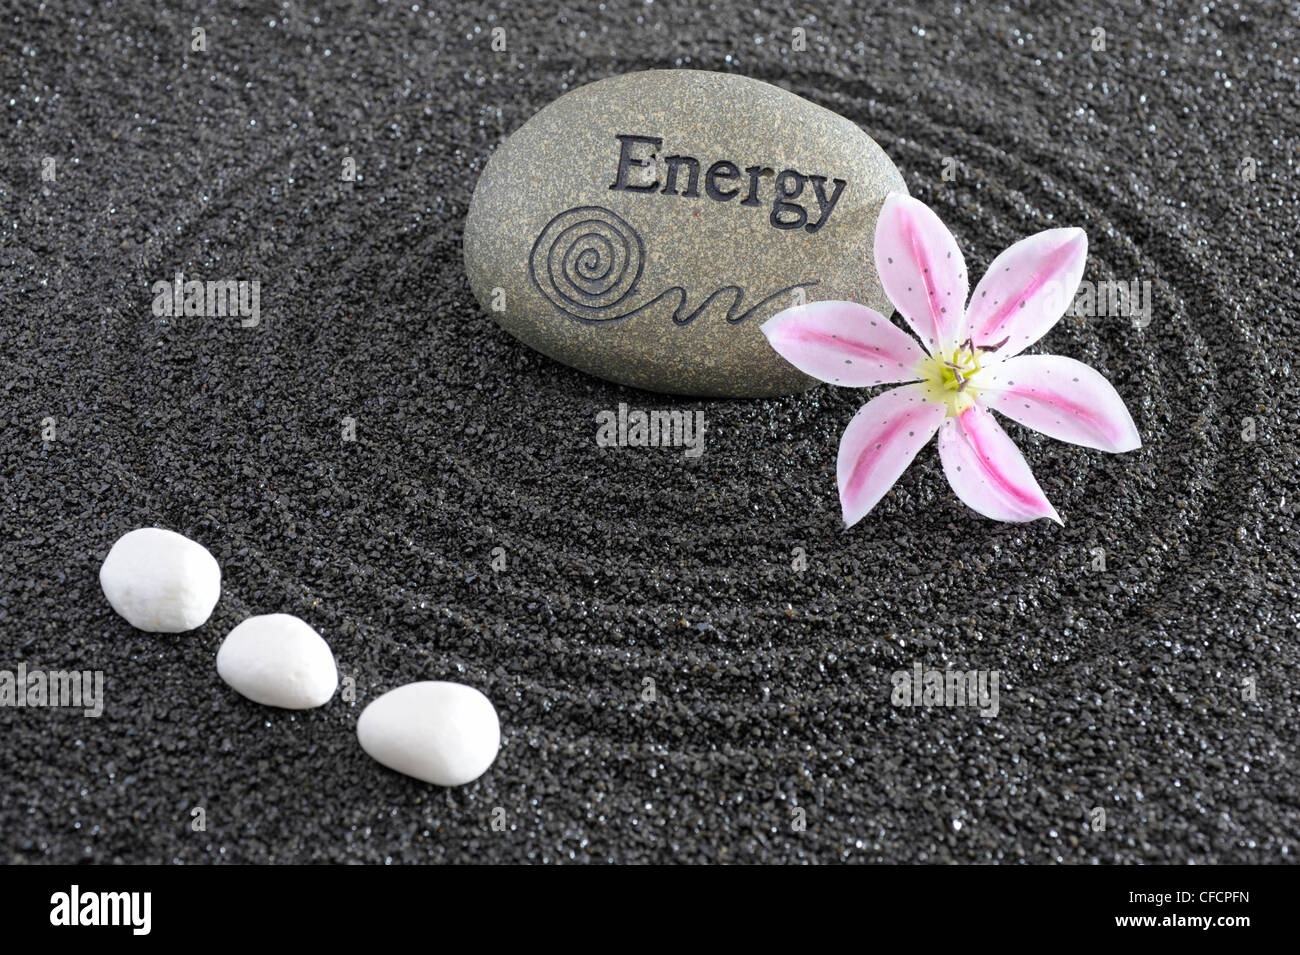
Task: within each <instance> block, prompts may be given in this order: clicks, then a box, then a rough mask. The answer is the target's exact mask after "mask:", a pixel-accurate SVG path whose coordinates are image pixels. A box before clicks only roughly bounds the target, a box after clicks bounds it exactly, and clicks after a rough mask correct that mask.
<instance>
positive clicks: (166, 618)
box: [99, 527, 221, 633]
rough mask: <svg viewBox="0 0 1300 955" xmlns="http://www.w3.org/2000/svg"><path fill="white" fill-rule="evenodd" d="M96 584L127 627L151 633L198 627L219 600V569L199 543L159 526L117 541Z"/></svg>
mask: <svg viewBox="0 0 1300 955" xmlns="http://www.w3.org/2000/svg"><path fill="white" fill-rule="evenodd" d="M99 586H100V587H101V588H103V591H104V596H105V597H107V598H108V602H109V603H110V604H112V605H113V609H114V610H116V611H117V612H118V613H119V614H121V615H122V616H123V617H125V618H126V621H127V623H129V624H130V625H131V626H133V627H136V628H137V629H139V630H147V631H149V632H150V633H181V632H183V631H185V630H193V629H194V628H195V627H201V626H203V624H204V623H205V622H206V621H207V619H208V617H210V616H211V615H212V608H213V607H215V606H216V605H217V600H218V599H219V598H220V597H221V568H220V567H219V566H217V559H216V558H215V557H213V556H212V554H210V553H209V552H208V549H207V548H206V547H204V546H203V545H202V544H198V543H196V542H194V541H192V540H190V539H189V538H188V537H184V536H182V535H180V534H177V533H176V532H175V531H168V530H163V529H162V528H161V527H142V528H139V529H138V530H134V531H131V532H130V533H128V534H123V535H122V536H121V537H119V538H118V539H117V543H115V544H114V545H113V547H112V549H111V550H110V551H109V552H108V556H107V557H105V558H104V564H103V566H102V567H100V568H99Z"/></svg>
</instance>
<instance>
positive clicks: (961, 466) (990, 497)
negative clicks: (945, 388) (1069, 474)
mask: <svg viewBox="0 0 1300 955" xmlns="http://www.w3.org/2000/svg"><path fill="white" fill-rule="evenodd" d="M939 458H940V460H941V461H942V462H943V471H944V474H945V475H947V477H948V483H949V484H951V485H952V489H953V491H954V492H955V493H956V495H957V496H958V497H959V498H961V499H962V501H963V502H965V504H966V506H968V507H970V508H971V509H972V510H975V511H978V512H979V513H980V514H983V515H984V516H985V517H991V518H993V519H994V520H997V521H1018V522H1019V521H1032V520H1036V519H1037V518H1040V517H1046V518H1050V519H1051V520H1053V521H1056V523H1058V524H1062V523H1064V522H1063V521H1062V520H1061V518H1060V515H1058V514H1057V513H1056V508H1054V507H1052V505H1051V503H1050V502H1049V501H1048V500H1047V496H1046V495H1045V494H1043V489H1042V488H1040V487H1039V486H1038V482H1037V481H1036V480H1034V475H1033V472H1032V471H1030V469H1029V465H1028V464H1027V463H1026V462H1025V458H1024V455H1022V454H1021V453H1020V449H1019V448H1017V447H1016V445H1015V442H1013V441H1012V440H1011V438H1010V437H1008V436H1007V433H1006V432H1005V431H1003V430H1002V427H1001V425H999V424H998V423H997V421H995V420H994V418H993V415H991V414H990V413H989V412H988V411H986V410H985V409H983V408H981V407H980V406H979V405H971V407H969V408H967V409H966V410H965V411H963V412H962V413H961V414H959V415H956V416H954V417H951V418H948V419H947V420H945V421H944V422H943V426H942V427H940V428H939Z"/></svg>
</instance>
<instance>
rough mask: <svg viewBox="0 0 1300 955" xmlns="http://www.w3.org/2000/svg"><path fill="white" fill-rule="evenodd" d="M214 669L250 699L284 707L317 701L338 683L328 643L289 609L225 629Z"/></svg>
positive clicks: (301, 707)
mask: <svg viewBox="0 0 1300 955" xmlns="http://www.w3.org/2000/svg"><path fill="white" fill-rule="evenodd" d="M217 673H219V674H220V675H221V679H223V680H225V681H226V682H227V683H229V684H230V685H231V686H232V687H233V688H234V689H235V690H236V691H237V692H239V693H241V694H243V695H244V696H246V697H248V698H249V699H250V700H252V701H253V702H254V703H262V704H264V705H266V706H279V707H283V708H284V709H286V710H308V709H311V708H312V707H313V706H323V705H324V704H326V703H328V702H329V700H330V697H332V696H333V695H334V691H335V690H336V689H338V685H339V671H338V667H337V666H335V664H334V654H333V653H332V652H331V651H330V648H329V644H328V643H326V642H325V640H324V638H322V637H321V635H320V634H319V633H317V632H316V631H315V630H313V629H312V628H311V627H310V626H309V625H308V624H307V623H306V622H305V621H302V620H299V619H298V618H297V617H295V616H293V615H292V614H287V613H268V614H264V615H263V616H260V617H249V618H248V619H247V620H245V621H244V622H243V623H241V624H240V625H239V626H237V627H236V628H235V629H234V630H231V631H230V633H229V634H227V635H226V639H225V640H224V641H223V642H222V644H221V649H220V650H218V651H217Z"/></svg>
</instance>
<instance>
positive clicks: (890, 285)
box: [763, 193, 1142, 527]
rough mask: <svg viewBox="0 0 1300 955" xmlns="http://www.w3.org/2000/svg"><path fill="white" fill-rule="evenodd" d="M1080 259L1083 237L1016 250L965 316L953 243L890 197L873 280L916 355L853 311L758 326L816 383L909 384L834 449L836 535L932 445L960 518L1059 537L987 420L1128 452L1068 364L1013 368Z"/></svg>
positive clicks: (1068, 291) (816, 312)
mask: <svg viewBox="0 0 1300 955" xmlns="http://www.w3.org/2000/svg"><path fill="white" fill-rule="evenodd" d="M1087 255H1088V237H1087V235H1086V234H1085V233H1084V231H1083V230H1082V229H1048V230H1047V231H1045V232H1039V233H1038V234H1037V235H1032V236H1030V237H1029V238H1027V239H1022V240H1021V241H1019V242H1017V243H1016V244H1015V245H1013V246H1011V247H1010V248H1009V249H1006V250H1005V251H1003V252H1002V253H1001V254H1000V255H999V256H998V257H997V258H996V259H994V260H993V264H992V265H990V266H989V270H988V272H986V273H985V275H984V278H982V279H980V283H979V285H977V286H976V287H975V294H974V295H972V296H971V299H970V304H969V306H967V305H966V293H967V291H968V290H969V287H970V286H969V281H968V279H967V275H966V261H965V259H964V258H963V257H962V254H961V249H959V248H958V247H957V241H956V239H954V238H953V236H952V233H951V232H949V231H948V228H947V227H946V226H945V225H944V224H943V222H941V221H940V219H939V217H938V216H937V215H935V214H934V212H933V211H932V210H931V209H930V208H929V207H928V206H926V205H925V204H924V203H922V202H920V201H918V200H916V199H913V198H912V197H911V196H908V195H905V194H903V193H893V194H891V195H890V196H889V197H888V198H887V199H886V200H885V204H884V206H883V208H882V209H881V212H880V218H879V220H878V221H877V223H876V238H875V259H876V270H877V271H878V272H879V273H880V278H881V281H882V283H883V285H884V288H885V294H886V295H888V296H889V300H890V302H892V303H893V305H894V307H895V308H897V309H898V311H899V312H900V313H901V314H902V316H903V318H904V319H905V320H906V321H907V324H908V325H909V326H910V327H911V329H912V331H913V332H915V333H916V336H917V337H918V338H919V339H920V340H921V342H922V343H923V344H924V345H925V348H924V349H922V348H921V347H920V346H919V345H918V344H917V343H916V341H914V340H913V339H912V338H911V337H910V336H909V335H908V334H907V333H906V332H904V331H903V330H902V329H901V328H899V327H898V326H896V325H894V324H893V323H891V322H890V321H889V319H887V318H885V317H884V316H883V315H881V314H880V313H879V312H876V311H874V310H873V309H870V308H867V307H866V306H865V305H858V304H855V303H853V302H812V303H809V304H807V305H802V306H797V307H795V308H790V309H786V310H785V311H783V312H781V313H779V314H778V315H775V316H773V317H772V318H771V319H769V320H768V321H767V322H765V323H764V325H763V334H765V335H766V336H767V340H768V341H769V342H770V343H771V345H772V347H773V348H775V349H776V351H777V352H778V353H779V354H780V355H781V356H782V357H783V358H784V359H785V360H786V361H788V362H790V364H792V365H794V366H795V367H796V368H798V369H799V370H800V371H802V372H804V373H806V374H809V375H812V376H813V377H815V378H819V379H821V380H822V381H826V382H830V383H831V384H836V385H845V386H848V387H852V388H866V387H871V386H874V385H885V384H901V383H904V382H911V384H903V385H902V387H900V388H893V389H890V390H889V391H886V392H883V393H882V394H879V395H877V396H876V397H874V398H872V399H871V400H870V401H868V402H867V403H866V404H865V405H863V406H862V409H861V410H860V411H859V412H858V413H857V414H856V415H855V416H854V418H853V420H852V421H851V422H849V426H848V428H846V429H845V431H844V436H843V437H842V438H841V439H840V451H839V461H838V465H837V469H836V470H837V477H838V480H839V489H840V504H841V506H842V508H843V511H844V523H845V524H846V525H848V526H849V527H852V526H853V525H854V524H856V523H857V522H858V521H860V520H862V518H863V517H865V516H866V515H867V514H868V513H869V512H870V511H871V509H872V508H873V507H875V506H876V504H877V502H879V500H880V499H881V498H882V497H884V496H885V493H886V492H887V491H888V490H889V489H890V488H891V487H893V486H894V482H895V481H897V480H898V478H899V477H900V476H901V475H902V473H903V471H905V470H906V469H907V466H908V464H910V463H911V461H912V459H913V458H914V457H916V453H917V452H918V451H920V450H921V448H922V447H923V446H924V445H925V444H926V443H927V442H928V441H929V440H930V438H932V437H933V436H934V435H935V434H936V433H937V434H938V435H939V458H940V460H941V461H942V462H943V471H944V474H945V475H947V477H948V483H949V484H951V485H952V489H953V491H954V492H956V494H957V496H958V497H959V498H961V500H962V501H964V502H965V503H966V504H967V506H969V507H971V508H972V509H974V510H976V511H978V512H979V513H980V514H983V515H984V516H985V517H991V518H993V519H995V520H1000V521H1032V520H1034V519H1036V518H1039V517H1046V518H1050V519H1051V520H1054V521H1056V522H1057V523H1058V524H1063V523H1064V521H1062V520H1061V518H1060V515H1058V514H1057V513H1056V508H1054V507H1053V506H1052V505H1051V503H1050V502H1049V501H1048V500H1047V497H1046V495H1044V494H1043V491H1042V488H1040V487H1039V486H1038V482H1037V481H1036V480H1034V475H1033V474H1032V473H1031V472H1030V470H1029V465H1028V464H1027V463H1026V462H1025V459H1024V456H1023V455H1021V453H1020V450H1019V449H1018V448H1017V447H1016V446H1015V444H1014V443H1013V442H1012V440H1011V438H1010V437H1008V435H1007V433H1006V432H1005V431H1004V430H1002V426H1001V425H999V424H998V422H997V419H996V418H994V416H993V415H992V414H991V413H990V412H991V411H997V412H998V413H999V414H1002V415H1005V416H1006V417H1008V418H1010V419H1011V420H1012V421H1016V422H1019V423H1020V424H1022V425H1025V426H1026V427H1029V428H1033V429H1034V430H1036V431H1041V432H1042V433H1043V434H1046V435H1050V436H1051V437H1053V438H1057V439H1059V440H1061V441H1069V442H1072V443H1074V444H1081V445H1083V446H1084V447H1089V448H1097V449H1099V450H1101V451H1110V452H1120V451H1133V450H1135V449H1136V448H1139V447H1141V445H1142V441H1141V438H1139V436H1138V431H1137V427H1136V426H1135V425H1134V424H1133V418H1132V416H1130V415H1129V413H1128V409H1127V408H1125V407H1124V402H1123V400H1122V399H1121V398H1120V396H1119V394H1118V393H1116V391H1115V389H1114V388H1113V387H1112V386H1111V384H1110V382H1108V381H1107V380H1106V379H1105V378H1103V377H1102V376H1101V374H1099V373H1098V372H1097V371H1095V370H1094V369H1092V368H1090V367H1089V366H1087V365H1085V364H1083V363H1082V362H1078V361H1075V360H1074V359H1073V358H1064V357H1061V356H1059V355H1021V354H1020V352H1022V351H1023V350H1024V349H1026V348H1028V347H1029V346H1030V345H1032V344H1033V343H1034V342H1036V341H1038V339H1040V338H1042V337H1043V335H1045V334H1046V333H1047V331H1048V329H1050V328H1051V327H1052V326H1053V325H1055V324H1056V323H1057V321H1058V320H1059V319H1060V318H1061V316H1062V315H1064V314H1065V310H1066V308H1067V307H1068V306H1069V304H1070V302H1071V301H1073V299H1074V294H1075V291H1076V290H1077V289H1078V287H1079V280H1080V279H1081V278H1082V277H1083V267H1084V262H1085V260H1086V259H1087Z"/></svg>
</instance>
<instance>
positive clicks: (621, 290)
mask: <svg viewBox="0 0 1300 955" xmlns="http://www.w3.org/2000/svg"><path fill="white" fill-rule="evenodd" d="M548 237H549V242H547V241H546V240H547V239H548ZM543 260H544V261H543ZM539 263H541V264H542V265H543V268H544V272H543V275H542V276H541V277H539V276H538V265H539ZM557 263H558V269H557ZM644 268H645V243H644V242H642V241H641V236H640V235H639V234H638V233H637V231H636V230H635V229H633V228H632V227H631V226H630V225H628V223H627V222H626V221H625V220H624V219H622V218H620V217H619V216H617V215H615V214H614V213H613V212H611V211H610V210H608V209H606V208H605V207H603V206H575V207H574V208H572V209H567V210H565V211H564V212H561V213H560V214H559V215H557V216H555V217H554V218H552V219H551V221H550V222H548V223H546V227H545V228H543V229H542V231H541V232H540V233H539V234H538V236H537V240H536V241H535V242H534V243H533V248H532V252H531V253H529V256H528V274H529V277H530V278H531V279H532V280H533V285H535V286H536V287H537V290H538V291H539V292H541V293H542V295H544V296H545V297H546V299H547V301H549V302H550V303H551V304H552V305H554V306H555V307H556V308H557V309H558V310H559V311H560V312H562V313H563V314H564V315H566V316H568V317H569V318H572V319H574V320H575V321H579V322H582V323H583V324H584V325H607V324H610V323H611V322H621V321H625V320H626V319H629V318H631V317H632V316H634V315H639V314H641V313H642V312H644V311H646V310H647V309H650V308H653V307H654V306H656V305H658V304H659V303H660V302H663V301H664V300H666V299H670V298H671V297H672V296H673V295H676V296H677V305H676V307H675V308H674V309H673V315H672V319H673V323H674V324H675V325H678V326H682V325H689V324H690V323H691V322H693V321H695V319H697V318H699V317H700V315H701V314H702V313H703V312H704V310H705V309H707V308H708V307H709V306H710V305H712V304H713V302H714V301H716V300H717V299H718V297H719V296H722V295H725V294H726V293H728V292H730V293H732V295H733V298H732V300H731V304H730V305H729V306H727V317H726V321H727V324H729V325H739V324H740V323H741V322H743V321H745V320H746V319H747V318H749V317H750V316H751V315H753V314H754V313H755V312H756V311H758V310H759V309H760V308H762V307H763V306H764V305H766V304H767V303H768V302H771V301H772V300H773V299H777V298H780V297H781V296H782V295H785V294H787V293H788V292H793V291H794V290H795V289H798V288H812V287H813V286H814V285H817V284H818V281H817V280H815V279H814V280H811V281H808V282H796V283H795V284H793V285H787V286H786V287H785V288H782V289H778V290H777V291H775V292H773V293H772V294H771V295H768V296H767V297H765V298H762V299H760V300H759V301H757V302H755V303H754V304H753V305H751V306H750V307H749V308H747V309H745V310H744V311H743V312H738V309H739V308H740V306H741V303H743V302H744V300H745V290H744V289H743V288H741V287H740V286H739V285H724V286H722V287H721V288H719V289H716V290H715V291H713V292H712V293H710V294H709V296H708V297H707V298H705V299H704V301H702V302H701V303H700V304H699V305H698V306H696V307H695V308H694V309H692V310H691V311H690V312H685V308H686V302H687V300H688V298H689V295H688V293H687V291H686V289H685V287H684V286H681V285H673V286H670V287H668V288H666V289H664V290H663V291H662V292H660V293H659V294H658V295H656V296H655V297H654V298H652V299H650V300H649V301H648V302H645V303H644V304H642V305H638V306H637V307H636V308H633V309H631V310H629V311H626V312H621V313H620V314H617V315H602V314H600V313H602V312H607V311H609V310H610V309H613V308H616V307H618V306H619V305H621V304H622V303H623V302H625V301H626V300H627V299H629V298H630V297H632V296H634V295H635V294H636V292H637V291H638V289H637V283H638V282H639V281H640V280H641V272H642V270H643V269H644ZM629 270H631V272H632V274H631V278H630V281H627V283H626V285H624V281H625V279H627V277H628V274H629ZM610 296H613V297H612V298H610ZM606 299H608V300H606Z"/></svg>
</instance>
